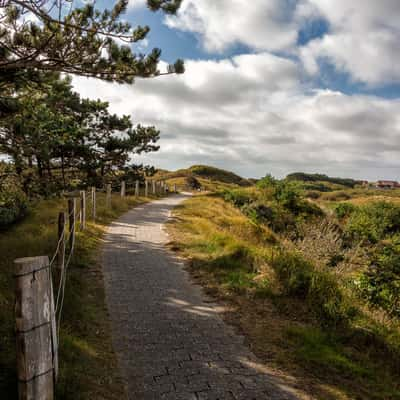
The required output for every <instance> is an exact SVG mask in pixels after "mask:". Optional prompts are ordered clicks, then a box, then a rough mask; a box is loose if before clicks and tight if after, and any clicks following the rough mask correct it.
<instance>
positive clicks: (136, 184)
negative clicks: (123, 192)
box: [135, 181, 139, 197]
mask: <svg viewBox="0 0 400 400" xmlns="http://www.w3.org/2000/svg"><path fill="white" fill-rule="evenodd" d="M135 196H136V197H139V181H136V183H135Z"/></svg>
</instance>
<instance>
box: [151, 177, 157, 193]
mask: <svg viewBox="0 0 400 400" xmlns="http://www.w3.org/2000/svg"><path fill="white" fill-rule="evenodd" d="M152 184H153V194H154V196H155V195H156V181H155V180H154V179H153V180H152Z"/></svg>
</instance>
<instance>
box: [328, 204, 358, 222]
mask: <svg viewBox="0 0 400 400" xmlns="http://www.w3.org/2000/svg"><path fill="white" fill-rule="evenodd" d="M356 208H357V207H356V206H355V205H353V204H351V203H339V204H337V205H336V206H335V207H334V209H333V211H334V213H335V215H336V217H337V218H339V219H343V218H347V217H349V216H350V215H351V214H352V213H353V212H354V211H355V210H356Z"/></svg>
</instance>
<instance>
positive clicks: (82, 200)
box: [79, 190, 86, 231]
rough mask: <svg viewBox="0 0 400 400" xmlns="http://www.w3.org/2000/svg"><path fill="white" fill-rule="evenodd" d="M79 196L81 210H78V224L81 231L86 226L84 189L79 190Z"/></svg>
mask: <svg viewBox="0 0 400 400" xmlns="http://www.w3.org/2000/svg"><path fill="white" fill-rule="evenodd" d="M79 193H80V196H81V212H80V214H79V215H80V221H79V222H80V226H81V231H83V230H84V229H85V228H86V192H85V191H84V190H81V191H80V192H79Z"/></svg>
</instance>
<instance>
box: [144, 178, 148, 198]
mask: <svg viewBox="0 0 400 400" xmlns="http://www.w3.org/2000/svg"><path fill="white" fill-rule="evenodd" d="M144 197H149V182H148V181H147V180H146V181H145V182H144Z"/></svg>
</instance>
